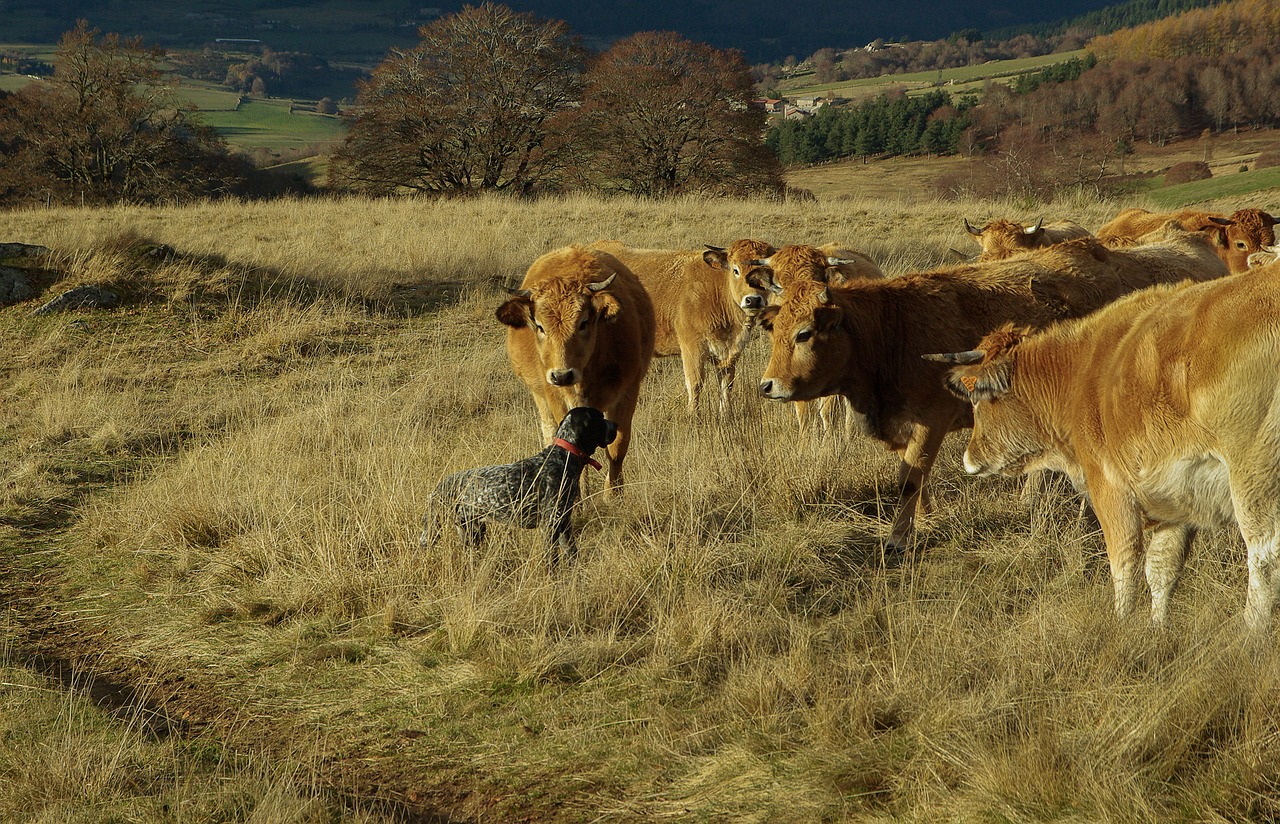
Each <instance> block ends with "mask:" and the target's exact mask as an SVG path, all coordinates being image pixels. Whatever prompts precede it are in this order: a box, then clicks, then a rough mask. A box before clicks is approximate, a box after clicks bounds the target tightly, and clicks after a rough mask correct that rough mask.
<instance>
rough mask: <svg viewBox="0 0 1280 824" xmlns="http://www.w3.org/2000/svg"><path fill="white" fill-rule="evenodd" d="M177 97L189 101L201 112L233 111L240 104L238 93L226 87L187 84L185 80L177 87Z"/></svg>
mask: <svg viewBox="0 0 1280 824" xmlns="http://www.w3.org/2000/svg"><path fill="white" fill-rule="evenodd" d="M177 96H178V99H179V100H181V101H182V102H183V103H190V104H191V105H193V106H195V107H196V108H197V109H199V110H200V111H202V112H234V111H235V110H236V107H237V106H239V105H240V95H238V94H236V93H235V92H230V91H227V90H226V89H214V88H206V87H202V86H193V85H189V84H188V83H187V82H186V81H185V80H184V81H183V84H182V85H181V86H179V87H178V89H177Z"/></svg>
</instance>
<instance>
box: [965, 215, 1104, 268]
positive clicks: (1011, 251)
mask: <svg viewBox="0 0 1280 824" xmlns="http://www.w3.org/2000/svg"><path fill="white" fill-rule="evenodd" d="M964 228H965V230H966V231H968V232H969V234H970V235H973V239H974V240H976V241H977V242H978V245H980V246H981V247H982V252H981V253H979V255H978V261H979V262H983V261H988V260H1004V259H1005V258H1007V257H1012V256H1013V255H1018V254H1022V253H1023V252H1027V251H1030V250H1031V249H1039V248H1040V247H1042V246H1052V245H1053V244H1055V243H1061V242H1062V241H1064V240H1071V239H1073V238H1077V237H1088V236H1089V230H1088V229H1086V228H1084V227H1083V226H1081V225H1080V224H1078V223H1074V222H1072V221H1070V220H1061V221H1058V222H1057V223H1050V224H1049V225H1048V226H1046V225H1044V218H1041V219H1040V220H1037V221H1036V222H1035V224H1034V225H1032V226H1023V225H1022V224H1021V223H1017V222H1015V221H1012V220H993V221H991V222H990V223H988V224H987V225H986V226H983V227H982V228H981V229H976V228H974V227H973V226H971V225H969V221H968V220H966V221H965V222H964Z"/></svg>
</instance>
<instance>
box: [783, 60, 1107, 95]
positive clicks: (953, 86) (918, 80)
mask: <svg viewBox="0 0 1280 824" xmlns="http://www.w3.org/2000/svg"><path fill="white" fill-rule="evenodd" d="M1084 54H1085V51H1084V49H1078V50H1076V51H1069V52H1060V53H1058V54H1045V55H1040V56H1039V57H1025V58H1018V59H1017V60H993V61H991V62H989V63H981V64H979V65H976V66H962V67H960V68H955V69H943V70H942V71H925V72H909V73H906V74H886V75H881V76H880V77H866V78H860V79H858V80H843V81H840V82H836V83H815V82H813V76H812V75H806V76H802V77H794V78H791V79H788V80H783V81H781V82H780V83H779V84H778V91H779V92H780V93H783V94H786V95H787V96H788V97H805V96H810V95H817V94H822V95H827V96H834V97H847V98H850V99H859V98H864V97H875V96H876V95H878V94H881V93H883V92H885V91H887V90H888V89H890V88H896V87H902V86H905V87H907V90H908V92H911V91H915V90H921V89H931V88H934V87H937V86H939V85H940V84H942V87H943V88H946V89H947V90H948V91H953V92H954V91H966V90H968V89H970V88H976V87H978V86H980V85H981V84H982V83H983V82H985V81H987V80H993V79H1002V80H1003V79H1012V78H1015V77H1018V76H1019V75H1023V74H1027V73H1028V72H1033V71H1038V70H1039V69H1043V68H1044V67H1045V66H1053V65H1056V64H1058V63H1065V62H1066V61H1068V60H1070V59H1071V58H1073V57H1084ZM966 84H968V85H966ZM957 87H960V88H957Z"/></svg>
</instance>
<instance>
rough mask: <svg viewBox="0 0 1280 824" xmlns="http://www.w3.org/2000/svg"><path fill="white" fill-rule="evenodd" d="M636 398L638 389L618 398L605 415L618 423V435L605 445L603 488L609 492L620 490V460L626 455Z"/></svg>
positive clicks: (614, 492) (613, 492)
mask: <svg viewBox="0 0 1280 824" xmlns="http://www.w3.org/2000/svg"><path fill="white" fill-rule="evenodd" d="M637 400H639V390H638V389H636V390H632V392H631V393H630V394H627V395H623V396H622V397H621V398H619V399H618V402H617V403H616V404H614V407H613V409H612V410H611V411H610V412H609V413H608V414H607V415H606V417H608V418H609V420H611V421H613V422H614V423H616V424H617V425H618V436H617V437H616V438H614V439H613V443H611V444H609V445H608V446H607V447H605V466H606V467H607V469H606V472H605V479H604V488H605V491H606V492H608V493H610V494H614V495H616V494H618V493H619V492H621V491H622V489H621V487H622V462H623V460H625V459H626V457H627V447H629V446H630V445H631V418H632V416H634V415H635V412H636V401H637Z"/></svg>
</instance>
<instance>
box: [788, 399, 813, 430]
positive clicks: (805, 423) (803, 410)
mask: <svg viewBox="0 0 1280 824" xmlns="http://www.w3.org/2000/svg"><path fill="white" fill-rule="evenodd" d="M812 403H813V401H792V402H791V406H792V407H793V408H794V409H795V410H796V423H797V424H799V426H800V431H801V432H807V431H809V421H810V420H812V418H813V410H812V409H810V405H811V404H812Z"/></svg>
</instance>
